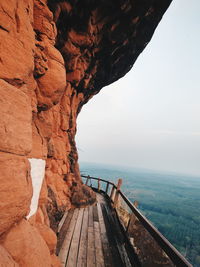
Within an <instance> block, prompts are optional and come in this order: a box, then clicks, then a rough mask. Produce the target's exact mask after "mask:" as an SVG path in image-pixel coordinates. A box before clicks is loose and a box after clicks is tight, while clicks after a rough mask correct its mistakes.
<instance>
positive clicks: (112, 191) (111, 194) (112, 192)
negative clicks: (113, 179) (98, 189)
mask: <svg viewBox="0 0 200 267" xmlns="http://www.w3.org/2000/svg"><path fill="white" fill-rule="evenodd" d="M114 190H115V188H114V185H113V187H112V190H111V193H110V199H111V200H113V194H114Z"/></svg>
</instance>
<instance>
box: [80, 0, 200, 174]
mask: <svg viewBox="0 0 200 267" xmlns="http://www.w3.org/2000/svg"><path fill="white" fill-rule="evenodd" d="M199 11H200V1H199V0H190V1H188V0H174V1H172V4H171V6H170V7H169V9H168V10H167V12H166V13H165V15H164V17H163V19H162V20H161V22H160V24H159V25H158V27H157V29H156V31H155V33H154V35H153V38H152V40H151V41H150V43H149V44H148V46H147V47H146V49H145V50H144V51H143V53H142V54H140V56H139V58H138V59H137V61H136V63H135V64H134V66H133V68H132V70H131V71H130V72H129V73H127V74H126V75H125V76H124V77H123V78H121V79H120V80H118V81H117V82H115V83H113V84H111V85H109V86H107V87H104V88H103V89H102V90H101V92H100V93H99V94H98V95H96V96H94V97H93V98H92V99H91V100H90V102H89V103H87V104H86V105H85V106H84V107H83V108H82V111H81V113H80V114H79V116H78V121H77V129H78V131H77V136H76V143H77V147H78V152H79V161H82V162H95V163H106V164H108V165H109V164H112V165H120V166H129V167H132V168H135V167H136V168H145V169H151V170H159V171H160V170H161V171H168V172H178V173H185V174H191V175H198V176H200V16H199Z"/></svg>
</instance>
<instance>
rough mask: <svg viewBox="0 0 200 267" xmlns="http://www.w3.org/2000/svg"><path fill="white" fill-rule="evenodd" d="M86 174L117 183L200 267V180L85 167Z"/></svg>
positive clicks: (181, 250) (104, 167)
mask: <svg viewBox="0 0 200 267" xmlns="http://www.w3.org/2000/svg"><path fill="white" fill-rule="evenodd" d="M81 170H82V171H83V172H84V173H85V174H86V173H87V174H90V175H93V176H96V177H102V178H104V179H107V180H112V181H114V182H116V180H117V179H116V178H117V177H118V178H119V177H120V178H123V186H122V190H123V192H124V193H125V194H126V195H127V196H128V197H129V199H130V200H131V201H132V202H133V201H135V200H137V201H138V202H139V209H140V210H141V211H142V213H143V214H144V215H145V216H146V217H147V218H148V219H149V220H150V221H151V222H152V223H153V224H154V225H155V226H156V227H157V229H158V230H159V231H160V232H161V233H162V234H163V235H164V236H165V237H166V238H167V239H168V240H169V241H170V242H171V243H172V244H173V245H174V246H175V247H176V248H177V249H178V250H179V251H180V252H181V253H182V255H184V256H185V257H186V258H187V259H188V261H189V262H191V263H192V264H193V266H194V267H200V177H192V176H184V175H177V174H167V173H158V172H153V171H147V170H139V169H133V170H127V168H126V169H125V168H124V169H121V168H120V170H119V169H118V167H116V168H115V167H113V166H112V167H109V166H104V165H102V166H100V165H94V164H82V165H81Z"/></svg>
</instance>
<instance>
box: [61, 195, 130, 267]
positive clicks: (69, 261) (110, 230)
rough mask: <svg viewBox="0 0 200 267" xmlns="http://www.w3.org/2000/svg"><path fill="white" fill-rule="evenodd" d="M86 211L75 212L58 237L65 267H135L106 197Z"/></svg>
mask: <svg viewBox="0 0 200 267" xmlns="http://www.w3.org/2000/svg"><path fill="white" fill-rule="evenodd" d="M97 200H98V201H97V203H96V204H95V205H93V206H90V207H86V208H79V209H78V208H77V209H71V210H70V211H69V212H68V213H67V215H66V216H65V217H64V219H65V220H64V223H63V225H62V227H61V229H60V232H59V236H58V250H57V252H58V256H59V258H60V260H61V263H62V267H75V266H78V267H94V266H97V267H103V266H106V267H111V266H112V267H115V266H116V267H120V266H127V267H131V266H133V265H131V263H130V260H129V257H128V255H127V253H126V249H125V241H124V238H123V234H122V233H121V232H120V228H119V226H118V225H117V222H116V221H115V219H114V217H113V216H112V210H111V208H110V207H109V205H108V203H107V202H106V200H105V199H104V197H103V196H102V195H100V194H97Z"/></svg>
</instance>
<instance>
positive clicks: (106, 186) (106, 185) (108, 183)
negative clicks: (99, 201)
mask: <svg viewBox="0 0 200 267" xmlns="http://www.w3.org/2000/svg"><path fill="white" fill-rule="evenodd" d="M108 187H109V183H108V182H107V185H106V191H105V193H106V195H107V194H108Z"/></svg>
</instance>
